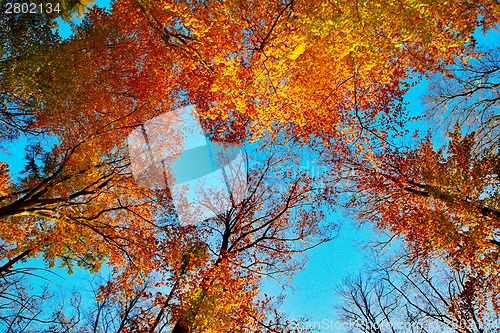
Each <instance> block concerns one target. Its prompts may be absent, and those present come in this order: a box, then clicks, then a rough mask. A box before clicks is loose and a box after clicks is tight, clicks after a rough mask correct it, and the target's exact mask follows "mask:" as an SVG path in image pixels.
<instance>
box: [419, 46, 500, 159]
mask: <svg viewBox="0 0 500 333" xmlns="http://www.w3.org/2000/svg"><path fill="white" fill-rule="evenodd" d="M479 51H480V52H479ZM479 51H478V53H479V58H477V59H469V60H468V61H467V60H466V59H464V60H463V61H462V62H460V63H458V64H456V65H454V66H451V67H450V68H448V69H447V71H446V72H445V73H443V74H441V75H436V76H435V77H434V78H433V80H432V82H431V86H430V89H429V94H428V95H427V96H426V102H427V107H428V110H427V115H428V118H429V121H430V122H431V123H436V127H437V128H441V129H443V130H444V131H447V132H450V131H452V130H453V127H454V126H457V125H458V126H460V127H461V128H462V130H467V131H468V132H469V133H470V132H474V133H475V140H476V145H477V147H475V150H476V151H481V150H484V149H491V150H494V151H495V150H496V149H497V146H498V142H499V116H498V103H499V87H500V83H499V82H500V81H499V75H498V74H499V71H500V53H499V49H498V46H492V47H491V48H490V49H486V50H479Z"/></svg>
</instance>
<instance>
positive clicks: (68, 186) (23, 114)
mask: <svg viewBox="0 0 500 333" xmlns="http://www.w3.org/2000/svg"><path fill="white" fill-rule="evenodd" d="M64 3H65V12H64V13H62V14H61V15H62V17H63V18H64V19H68V18H69V17H71V14H72V13H74V12H75V11H76V12H82V11H83V8H82V7H81V5H83V4H85V3H86V2H84V3H80V4H78V3H74V2H72V1H66V2H64ZM499 15H500V8H499V5H498V2H497V1H493V0H481V1H473V2H467V1H458V0H456V1H455V0H451V1H423V0H416V1H415V0H404V1H368V0H366V1H364V0H361V1H344V0H342V1H337V0H332V1H326V2H325V1H316V0H312V1H305V0H304V1H299V0H289V1H268V0H255V1H244V0H243V1H240V0H234V1H223V2H220V1H208V2H207V1H150V0H117V1H114V2H113V3H112V4H111V8H109V10H105V9H102V8H98V7H93V8H92V9H90V10H89V11H88V14H87V15H86V16H85V18H84V20H83V22H82V23H81V25H79V26H78V27H75V29H74V33H73V35H72V36H71V37H70V38H68V39H66V40H61V39H60V38H59V37H58V36H56V35H55V34H54V31H53V30H52V28H53V27H54V24H55V23H54V17H46V16H38V17H36V18H33V19H27V18H26V17H25V16H22V15H17V16H5V17H2V18H1V19H0V24H1V25H2V28H3V32H2V33H0V36H1V38H2V40H1V42H2V48H1V53H0V55H1V57H2V58H1V61H0V69H1V75H0V90H1V91H0V94H1V96H2V102H1V104H0V128H1V129H2V133H1V134H0V139H1V140H2V141H1V142H0V147H5V146H7V145H8V144H9V143H10V142H11V140H14V139H16V138H20V137H23V138H26V139H27V141H28V144H27V147H26V158H25V160H26V167H25V170H24V172H23V173H22V175H21V177H18V178H16V177H12V175H9V172H8V169H9V168H8V165H7V164H6V163H4V162H0V239H1V242H2V244H1V251H0V254H1V258H2V259H4V260H5V261H6V262H7V264H6V265H4V266H2V268H0V274H7V272H9V271H11V270H12V269H13V267H14V266H15V265H16V264H17V262H19V261H21V260H24V259H27V258H28V257H30V258H43V260H44V261H45V262H46V264H47V265H48V266H49V267H52V266H55V265H58V266H62V267H64V268H66V269H69V270H70V271H71V270H72V269H73V268H74V266H75V265H78V266H81V267H84V268H86V269H88V270H90V271H91V272H97V271H99V270H101V269H102V267H103V266H105V267H107V268H109V270H110V271H111V277H112V278H111V280H110V281H109V282H108V283H105V284H103V285H101V286H100V287H98V288H97V291H96V300H97V308H98V310H96V311H97V312H95V313H98V314H99V313H101V311H103V312H106V313H110V314H112V313H113V315H112V317H113V318H115V319H113V320H114V321H113V323H115V321H116V327H118V328H119V330H117V331H122V332H127V331H128V332H153V331H154V330H157V331H160V330H173V332H234V331H237V330H238V331H242V332H243V331H244V332H246V331H248V332H256V331H259V330H260V331H263V332H264V331H266V330H270V328H272V329H273V331H275V332H281V331H283V332H284V331H290V330H289V328H288V327H287V325H286V323H285V322H284V323H281V322H279V321H270V320H269V316H270V314H271V313H273V312H274V309H273V306H272V301H271V299H269V298H266V297H262V295H260V289H259V288H260V283H261V280H262V278H263V277H264V276H271V277H273V278H274V277H276V276H279V277H283V276H288V275H291V274H292V273H293V272H294V271H297V270H298V269H300V268H301V267H302V263H303V261H302V257H301V255H302V254H303V253H304V252H305V251H306V250H307V249H309V248H311V247H314V246H316V245H319V244H321V243H323V242H325V241H327V240H329V239H330V238H331V236H332V234H331V232H332V231H334V230H335V229H336V228H337V225H336V223H334V222H333V221H328V219H327V218H326V217H325V216H327V215H328V214H324V212H323V209H326V208H330V209H332V208H331V207H332V205H333V203H338V202H340V201H342V200H341V199H343V198H344V197H343V195H344V193H341V194H339V193H338V188H339V187H340V188H342V187H343V186H345V188H343V189H342V190H341V191H340V192H348V191H350V193H349V195H350V196H349V199H348V200H349V205H350V207H352V208H354V209H355V210H356V212H357V216H358V218H359V219H360V220H363V221H370V222H374V224H375V225H376V226H377V227H378V228H380V229H383V230H388V231H390V232H392V233H394V234H396V235H398V236H401V238H402V239H404V241H405V242H406V243H407V244H408V246H409V248H410V249H411V250H412V251H413V253H414V255H415V256H416V257H418V259H430V258H432V259H435V258H440V259H444V260H446V261H447V262H448V263H449V264H450V265H451V266H452V267H455V268H457V269H461V270H469V272H470V274H469V276H468V279H469V281H470V283H473V285H474V286H477V288H482V289H481V290H483V291H484V295H495V293H497V292H498V291H500V288H499V286H500V280H499V278H498V269H499V267H498V265H499V262H498V253H499V249H500V246H499V244H500V239H499V237H498V230H500V207H499V202H498V179H497V178H498V172H499V168H500V164H499V161H498V153H497V150H494V149H493V150H488V151H486V150H482V151H479V152H478V151H477V150H474V147H475V144H476V143H477V142H476V137H475V136H474V135H472V134H471V135H462V134H461V132H460V131H461V128H457V129H456V130H455V131H454V132H452V133H450V142H449V144H448V145H447V147H445V148H442V149H437V148H435V147H434V145H433V144H432V141H431V138H430V137H429V138H427V139H424V140H422V141H420V142H419V143H418V144H417V145H416V146H414V147H413V148H410V149H401V150H400V149H395V148H394V143H393V142H392V141H391V140H393V138H394V137H400V136H403V135H404V134H405V129H404V128H403V126H404V125H406V124H407V122H408V121H409V119H408V117H407V115H406V112H405V106H404V103H403V97H404V95H405V93H406V92H407V91H408V89H409V88H410V86H411V85H414V84H416V83H417V82H418V79H419V78H421V77H422V76H427V77H429V76H432V75H434V74H437V73H445V71H446V70H447V69H448V68H449V66H451V65H453V64H456V63H459V62H460V63H462V64H467V61H468V60H467V59H469V60H471V59H474V58H476V59H480V58H481V56H482V54H481V53H480V52H477V50H476V49H475V44H476V42H475V40H474V37H473V34H474V33H475V31H476V30H477V29H478V28H480V29H482V30H483V31H488V30H490V29H492V28H495V27H496V25H497V24H498V22H499V19H500V18H499ZM18 28H19V29H18ZM21 28H22V29H21ZM492 89H495V86H493V87H492ZM186 105H195V106H196V108H197V110H198V112H199V115H200V117H201V121H202V123H203V126H204V129H205V131H206V132H207V136H208V137H209V138H210V139H211V140H214V141H223V142H231V143H236V144H250V145H252V144H253V145H261V146H263V148H262V151H261V152H260V153H259V154H260V155H259V154H258V157H260V158H261V159H262V160H263V161H264V166H263V167H262V168H258V169H257V170H252V172H250V173H249V177H248V181H249V184H250V187H249V192H248V194H247V196H246V197H245V199H244V200H242V201H241V202H239V203H238V202H236V201H235V200H233V201H232V205H231V207H230V209H229V210H228V211H227V212H226V213H221V214H218V215H217V216H216V217H215V218H213V219H209V220H205V221H197V220H196V217H194V218H193V221H192V222H193V224H192V225H188V226H185V225H184V226H183V225H180V224H179V223H178V222H179V221H178V219H177V216H176V211H175V208H174V206H173V205H172V202H171V201H172V200H171V199H172V198H171V196H170V193H169V190H168V189H162V190H158V189H145V188H141V187H140V186H138V185H137V183H136V182H135V179H134V177H133V176H132V173H131V169H130V168H131V167H130V158H129V156H128V150H127V144H126V138H127V136H128V135H129V134H130V133H131V132H132V131H133V130H134V129H137V128H140V126H141V125H142V124H144V123H145V122H147V121H148V120H150V119H152V118H154V117H156V116H158V115H161V114H164V113H168V112H169V111H172V110H174V109H176V108H179V107H183V106H186ZM459 109H460V108H458V109H457V110H459ZM457 112H458V111H457ZM488 114H491V112H490V113H488ZM493 115H494V112H493ZM278 146H279V147H283V146H297V147H303V146H308V147H311V149H313V150H315V151H320V152H321V154H323V153H325V152H326V153H325V155H328V157H327V158H325V161H324V162H325V163H329V164H328V165H329V167H330V168H331V171H330V172H328V173H325V174H323V175H322V177H323V176H324V177H325V178H324V179H322V181H323V183H322V185H321V186H317V181H318V179H315V178H314V177H311V176H310V175H307V174H306V173H301V172H296V173H295V174H294V173H293V172H291V171H290V170H289V169H286V168H284V167H283V166H285V165H290V164H292V165H294V164H293V163H296V158H297V156H288V155H287V156H285V155H286V154H285V155H280V154H279V153H276V152H277V151H278V150H279V149H278ZM489 147H490V148H491V145H490V146H489ZM180 148H181V147H176V148H175V149H180ZM173 149H174V148H173ZM266 149H267V150H266ZM297 149H299V148H297ZM298 151H299V150H297V152H295V151H293V149H292V154H291V155H294V153H295V155H297V154H299V153H298ZM15 158H16V159H21V157H20V156H16V157H15ZM295 167H296V164H295ZM346 175H347V176H346ZM14 178H15V179H14ZM276 179H278V180H279V181H278V182H277V181H276ZM346 179H347V180H349V181H351V183H347V185H346V183H345V181H346ZM351 190H352V191H351ZM13 258H14V259H15V260H13ZM2 276H3V275H2ZM9 276H10V275H9ZM6 283H7V282H6ZM485 297H486V296H485ZM485 304H486V303H485ZM494 306H495V307H496V308H498V304H496V303H495V304H494ZM276 313H277V312H275V314H276ZM102 318H103V317H102V316H101V317H100V316H99V315H97V318H96V319H95V322H94V324H95V325H94V331H98V330H97V328H95V327H101V326H100V325H104V326H102V327H109V326H106V325H110V324H109V323H103V322H102V320H103V319H102ZM65 322H66V321H65V320H59V321H58V323H59V324H61V325H63V326H64V325H67V322H66V324H64V323H65ZM75 327H76V326H75ZM243 327H244V328H245V329H243Z"/></svg>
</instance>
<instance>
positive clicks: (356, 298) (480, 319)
mask: <svg viewBox="0 0 500 333" xmlns="http://www.w3.org/2000/svg"><path fill="white" fill-rule="evenodd" d="M404 259H408V258H404V256H403V257H399V258H398V260H394V259H390V260H389V261H384V263H382V264H379V265H377V266H376V267H374V268H372V269H373V270H371V269H370V270H369V271H368V272H366V273H364V274H361V273H359V274H358V275H356V276H351V277H349V278H347V279H345V280H344V282H343V283H342V284H341V285H340V286H339V288H338V295H339V296H340V298H341V301H340V305H339V306H338V308H337V311H338V314H339V317H340V319H341V320H342V321H343V322H345V323H349V324H350V326H349V327H350V330H349V332H365V333H385V332H392V333H397V332H437V331H440V332H452V331H453V332H460V333H473V332H478V333H479V332H483V333H486V332H496V331H497V329H498V320H499V315H498V312H496V311H494V310H493V309H492V308H491V303H489V304H488V306H490V307H489V308H486V309H485V308H483V307H482V306H483V304H484V302H483V297H484V295H482V293H481V291H479V290H477V289H475V286H474V284H473V283H471V280H470V277H469V276H468V273H469V272H468V270H458V271H456V270H452V269H450V268H449V267H448V266H447V265H443V263H439V262H434V263H433V264H432V265H431V266H430V267H427V268H424V267H422V266H421V265H419V264H418V263H411V261H410V262H409V261H405V260H404Z"/></svg>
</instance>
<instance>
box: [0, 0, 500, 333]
mask: <svg viewBox="0 0 500 333" xmlns="http://www.w3.org/2000/svg"><path fill="white" fill-rule="evenodd" d="M109 4H110V2H109V1H106V0H98V1H97V5H98V6H100V7H109ZM60 26H61V29H60V34H61V36H63V37H68V36H69V35H70V34H71V31H70V29H69V26H68V25H67V24H65V23H62V22H60ZM476 38H477V39H478V40H479V41H480V42H481V43H484V44H490V45H492V44H497V43H498V42H499V41H500V34H499V33H495V32H490V33H489V34H488V35H487V36H485V37H483V36H482V34H481V33H480V32H478V33H477V34H476ZM426 89H427V85H426V84H425V82H424V83H422V84H419V85H417V86H415V87H414V88H412V90H411V91H410V92H409V93H408V95H407V96H406V101H407V102H408V103H409V105H408V107H409V108H410V110H411V114H412V115H413V116H416V115H419V114H420V113H421V112H422V109H423V106H422V104H421V103H420V100H421V98H422V96H423V95H424V94H425V92H426ZM426 126H427V125H426V123H425V122H423V121H420V122H418V123H416V124H414V125H412V127H411V128H410V129H417V128H418V129H419V130H420V131H421V132H423V133H425V131H426V130H427V129H428V127H426ZM25 144H26V140H25V139H23V138H21V139H19V140H18V141H17V142H15V143H13V144H12V145H10V146H9V147H7V152H5V153H4V152H1V151H0V160H1V161H6V162H8V163H9V164H10V170H11V172H12V173H13V174H17V173H18V172H19V171H20V170H21V169H22V167H23V156H24V149H23V148H24V146H25ZM328 218H329V219H331V220H333V221H335V222H339V224H340V225H341V229H340V232H339V235H338V237H337V238H336V239H335V240H333V241H331V242H329V243H326V244H324V245H322V246H319V247H317V248H315V249H313V250H311V251H309V252H308V257H309V261H308V263H307V266H306V267H305V269H304V270H303V271H301V272H299V273H297V274H296V276H295V278H294V280H293V285H292V286H290V287H287V288H286V289H285V290H284V292H285V294H286V295H287V298H286V300H285V301H284V303H283V305H282V307H281V310H283V311H284V312H286V313H288V314H289V317H290V318H291V319H299V318H301V317H304V316H307V317H309V320H310V322H321V321H323V320H324V319H326V320H333V321H335V320H337V318H336V315H335V311H334V309H333V307H334V305H336V304H338V298H337V297H336V295H335V288H336V287H337V286H338V285H339V284H341V282H342V280H343V279H344V278H345V277H347V276H348V275H350V274H356V273H358V272H360V271H363V269H364V266H365V265H366V264H368V262H369V261H370V259H371V254H370V252H369V251H365V250H363V249H362V247H364V246H366V245H368V244H369V242H370V241H371V240H373V239H374V237H376V235H375V234H374V232H373V231H372V230H371V228H370V227H369V226H356V225H355V223H354V221H353V220H352V219H351V218H349V217H346V216H344V215H343V214H342V212H332V213H331V215H330V216H329V217H328ZM26 265H30V266H33V265H34V266H39V267H40V266H41V265H40V262H37V261H30V262H29V263H27V264H26ZM59 274H61V276H59V277H55V276H54V275H52V274H47V275H45V276H46V277H47V278H49V279H51V280H53V282H54V283H55V284H57V285H61V286H64V287H65V289H66V288H67V287H68V286H71V287H75V288H78V289H80V290H82V289H86V288H87V287H85V285H87V284H88V282H84V281H87V280H88V277H89V274H88V273H86V272H83V271H78V272H77V273H76V274H75V275H73V276H64V275H65V273H64V272H59ZM70 289H71V288H70ZM88 290H90V285H88ZM265 290H267V291H269V292H270V293H279V292H281V291H282V290H281V288H280V287H279V286H278V285H276V284H275V283H274V282H272V281H269V282H268V283H266V285H265ZM66 296H68V295H66ZM328 331H331V330H325V332H328ZM336 332H341V330H336Z"/></svg>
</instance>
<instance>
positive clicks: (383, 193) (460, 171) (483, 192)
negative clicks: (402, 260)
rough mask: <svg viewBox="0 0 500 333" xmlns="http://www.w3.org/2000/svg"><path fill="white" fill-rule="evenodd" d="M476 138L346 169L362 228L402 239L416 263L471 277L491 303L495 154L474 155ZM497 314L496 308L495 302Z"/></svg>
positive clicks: (457, 138) (388, 154) (495, 250)
mask: <svg viewBox="0 0 500 333" xmlns="http://www.w3.org/2000/svg"><path fill="white" fill-rule="evenodd" d="M474 145H475V142H474V136H473V135H468V136H464V137H462V136H461V135H460V133H459V132H456V133H454V134H452V135H451V138H450V142H449V144H448V145H447V146H446V147H445V148H442V149H435V148H434V147H433V145H432V143H431V142H430V140H429V139H428V140H425V141H423V142H421V143H420V144H419V146H417V147H416V148H415V149H408V150H404V151H397V150H390V149H387V150H385V151H383V152H381V153H380V154H379V155H377V159H375V160H373V161H370V162H367V163H364V164H361V163H352V164H350V166H349V167H350V168H352V170H353V174H352V176H349V178H350V179H351V180H352V181H353V182H354V183H352V184H354V186H353V187H352V191H353V196H352V197H351V199H350V202H349V206H351V207H352V208H354V210H355V211H356V212H357V216H358V218H359V219H360V221H370V222H373V223H374V224H375V225H376V226H377V227H378V228H380V229H382V230H387V231H390V232H392V233H394V234H396V235H397V236H400V237H402V238H403V239H404V241H405V242H406V243H407V244H408V246H409V248H410V249H411V251H412V253H413V255H414V256H415V258H420V259H423V258H428V259H432V258H440V259H443V260H445V261H446V262H448V263H449V264H450V265H451V266H452V267H455V268H457V269H465V270H470V273H468V276H469V278H471V281H474V283H475V285H476V287H477V288H480V289H481V288H482V290H483V292H484V293H485V295H490V296H493V295H495V294H496V292H497V290H498V286H499V281H498V274H497V272H498V269H499V267H498V255H499V250H500V247H499V244H500V239H499V238H498V230H499V222H500V219H499V216H500V215H499V207H498V179H497V174H498V161H499V159H498V155H497V154H496V153H493V154H491V153H487V152H485V153H483V154H481V155H480V156H479V157H477V156H476V155H473V154H472V148H473V147H474ZM493 304H494V306H495V309H498V304H497V302H496V300H495V299H494V298H493Z"/></svg>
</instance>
